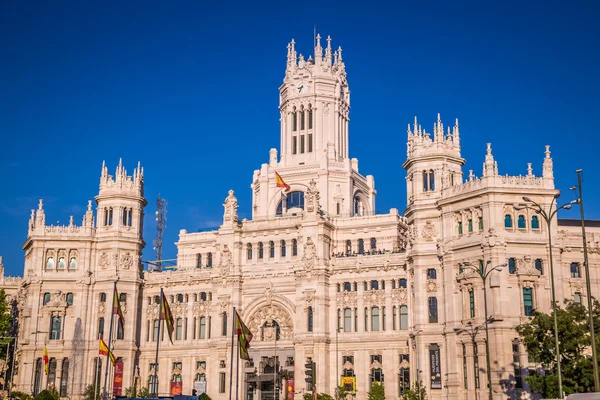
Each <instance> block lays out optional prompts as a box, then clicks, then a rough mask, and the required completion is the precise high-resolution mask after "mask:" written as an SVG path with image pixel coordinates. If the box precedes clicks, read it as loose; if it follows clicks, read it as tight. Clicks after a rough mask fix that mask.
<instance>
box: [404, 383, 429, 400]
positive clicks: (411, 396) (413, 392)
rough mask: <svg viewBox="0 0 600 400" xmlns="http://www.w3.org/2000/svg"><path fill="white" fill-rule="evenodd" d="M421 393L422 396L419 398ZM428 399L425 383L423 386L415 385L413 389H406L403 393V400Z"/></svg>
mask: <svg viewBox="0 0 600 400" xmlns="http://www.w3.org/2000/svg"><path fill="white" fill-rule="evenodd" d="M419 392H420V396H419ZM425 399H427V390H426V389H425V386H424V385H423V382H421V384H420V385H419V384H416V383H415V384H413V387H412V389H406V390H405V391H404V393H402V400H425Z"/></svg>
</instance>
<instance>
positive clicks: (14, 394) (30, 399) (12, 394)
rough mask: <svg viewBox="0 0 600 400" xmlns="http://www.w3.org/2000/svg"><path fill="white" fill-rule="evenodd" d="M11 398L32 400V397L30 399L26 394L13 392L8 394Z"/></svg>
mask: <svg viewBox="0 0 600 400" xmlns="http://www.w3.org/2000/svg"><path fill="white" fill-rule="evenodd" d="M10 395H11V396H13V397H16V398H17V399H19V400H32V399H33V397H31V396H30V395H29V394H28V393H23V392H19V391H16V390H15V391H14V392H11V393H10Z"/></svg>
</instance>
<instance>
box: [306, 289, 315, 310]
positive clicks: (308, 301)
mask: <svg viewBox="0 0 600 400" xmlns="http://www.w3.org/2000/svg"><path fill="white" fill-rule="evenodd" d="M314 299H315V292H314V291H312V290H310V291H306V292H304V309H307V308H308V307H310V306H312V305H313V301H314Z"/></svg>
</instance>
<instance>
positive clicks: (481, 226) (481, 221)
mask: <svg viewBox="0 0 600 400" xmlns="http://www.w3.org/2000/svg"><path fill="white" fill-rule="evenodd" d="M479 230H480V231H482V230H483V218H481V217H479Z"/></svg>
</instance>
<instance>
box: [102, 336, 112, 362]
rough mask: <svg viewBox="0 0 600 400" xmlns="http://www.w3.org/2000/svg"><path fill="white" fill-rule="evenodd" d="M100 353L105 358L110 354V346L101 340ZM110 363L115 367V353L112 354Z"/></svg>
mask: <svg viewBox="0 0 600 400" xmlns="http://www.w3.org/2000/svg"><path fill="white" fill-rule="evenodd" d="M99 350H100V351H99V353H100V355H102V356H105V355H107V354H108V346H107V345H106V343H104V340H102V339H100V349H99ZM110 362H111V363H112V365H115V356H114V354H113V352H112V351H111V352H110Z"/></svg>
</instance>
